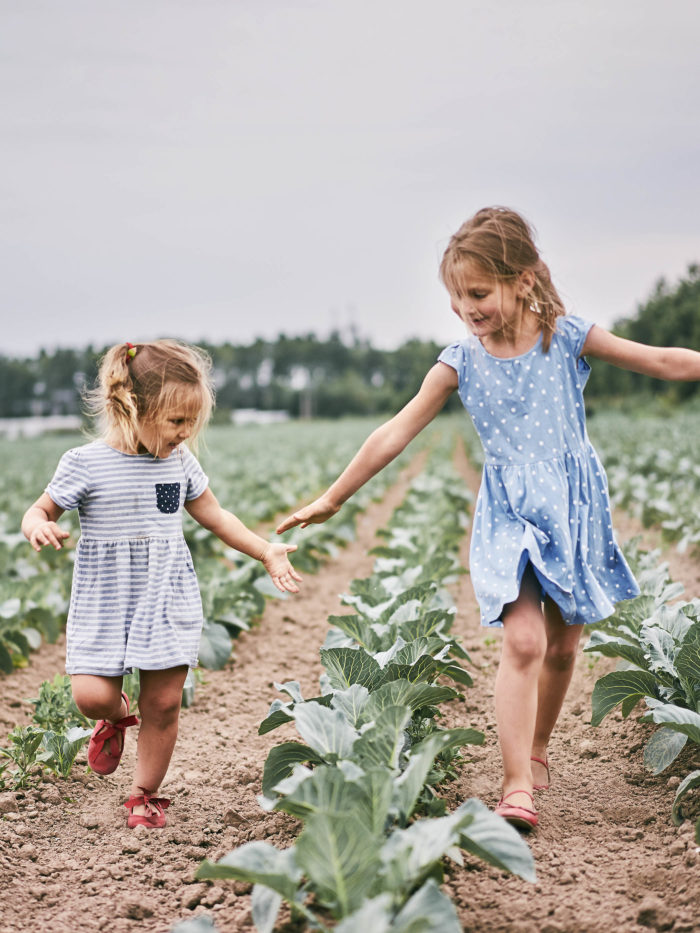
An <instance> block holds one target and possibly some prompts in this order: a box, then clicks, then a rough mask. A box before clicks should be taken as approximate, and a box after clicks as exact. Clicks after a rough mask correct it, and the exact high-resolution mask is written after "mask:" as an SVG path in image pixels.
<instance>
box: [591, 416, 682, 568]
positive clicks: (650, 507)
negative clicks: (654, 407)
mask: <svg viewBox="0 0 700 933" xmlns="http://www.w3.org/2000/svg"><path fill="white" fill-rule="evenodd" d="M698 422H699V417H698V415H697V414H693V413H692V412H679V413H675V414H674V415H673V416H672V417H665V418H662V417H658V416H657V417H652V416H648V415H634V416H632V417H629V416H627V415H624V414H622V413H620V412H606V413H601V414H596V415H595V416H594V417H593V418H591V420H590V423H589V429H590V434H591V437H592V439H593V441H594V443H595V446H596V449H597V450H598V452H599V453H600V455H601V459H602V461H603V463H604V464H605V469H606V472H607V474H608V481H609V484H610V498H611V501H612V504H613V505H614V506H619V507H622V508H624V509H626V510H627V511H629V512H631V513H632V514H633V515H635V517H637V518H638V519H639V520H640V521H641V522H642V523H643V524H644V526H645V527H649V526H650V525H659V526H660V527H661V528H662V530H663V532H664V535H665V537H666V538H667V539H668V540H671V541H676V542H677V546H678V549H679V550H680V551H683V550H685V549H687V548H690V549H693V548H695V547H697V545H698V544H699V543H700V513H699V512H698V509H697V508H696V507H695V506H696V503H697V502H698V501H699V500H700V432H698Z"/></svg>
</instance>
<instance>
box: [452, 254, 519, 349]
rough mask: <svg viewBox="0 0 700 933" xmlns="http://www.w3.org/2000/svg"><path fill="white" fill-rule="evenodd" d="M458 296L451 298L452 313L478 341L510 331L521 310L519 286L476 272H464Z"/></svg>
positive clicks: (467, 270)
mask: <svg viewBox="0 0 700 933" xmlns="http://www.w3.org/2000/svg"><path fill="white" fill-rule="evenodd" d="M461 286H462V287H461V288H460V294H459V296H457V295H452V296H451V298H452V310H453V311H454V313H455V314H456V315H457V317H459V318H460V320H462V321H464V323H465V324H466V325H467V327H468V328H469V329H470V330H471V332H472V333H473V334H474V335H475V336H476V337H479V338H483V337H498V336H499V335H502V334H504V333H505V332H508V331H511V330H512V327H513V325H514V324H515V323H516V320H517V317H518V315H519V314H520V311H521V309H522V299H521V298H520V296H519V294H518V286H517V285H516V284H513V283H511V282H502V281H499V280H498V279H495V278H493V277H492V276H490V275H488V274H487V273H485V272H482V271H480V270H479V269H465V271H464V274H463V275H462V278H461Z"/></svg>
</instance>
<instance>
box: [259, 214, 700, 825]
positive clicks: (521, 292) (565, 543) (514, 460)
mask: <svg viewBox="0 0 700 933" xmlns="http://www.w3.org/2000/svg"><path fill="white" fill-rule="evenodd" d="M440 273H441V278H442V281H443V283H444V284H445V286H446V288H447V291H448V293H449V295H450V299H451V302H452V310H453V311H454V313H455V314H456V315H457V317H459V318H460V320H462V321H463V322H464V323H465V324H466V326H467V329H468V331H469V333H468V335H467V337H466V338H465V339H464V340H461V341H459V342H457V343H454V344H452V345H451V346H449V347H447V349H445V350H444V351H443V352H442V353H441V354H440V356H439V362H438V363H437V364H436V365H435V366H434V367H433V368H432V369H431V370H430V371H429V373H428V374H427V376H426V378H425V381H424V382H423V385H422V386H421V388H420V391H419V392H418V394H417V395H416V396H415V398H414V399H413V400H412V401H410V402H409V403H408V405H406V407H405V408H403V409H402V410H401V411H400V412H399V413H398V414H397V415H396V416H395V417H394V418H392V419H391V420H390V421H388V422H387V423H386V424H384V425H382V426H381V427H379V428H378V429H377V430H376V431H374V432H373V433H372V434H371V435H370V437H369V438H368V439H367V441H365V443H364V445H363V446H362V447H361V449H360V450H359V451H358V453H357V455H356V456H355V458H354V459H353V460H352V462H351V463H350V465H349V466H348V467H347V468H346V470H345V471H344V472H343V473H342V475H341V476H340V477H339V478H338V479H337V480H336V481H335V483H333V485H332V486H331V487H330V488H329V489H328V490H327V491H326V492H325V493H324V495H322V496H321V497H320V498H319V499H317V500H316V501H315V502H313V503H312V504H311V505H309V506H307V507H305V508H303V509H300V510H299V511H298V512H295V513H294V515H292V516H290V518H288V519H286V520H285V521H284V522H282V523H281V525H280V526H279V527H278V529H277V530H278V532H283V531H286V530H287V529H288V528H291V527H292V526H294V525H297V524H301V526H302V527H304V526H306V525H308V524H309V523H311V522H322V521H325V520H326V519H327V518H328V517H330V516H331V515H333V514H334V513H335V512H337V511H338V510H339V508H340V507H341V505H342V503H343V502H345V500H346V499H348V497H349V496H351V495H352V494H353V493H354V492H355V491H356V490H357V489H358V488H359V487H360V486H361V485H362V484H363V483H365V482H366V481H367V480H368V479H369V478H370V477H371V476H373V475H374V474H375V473H377V472H378V471H379V470H381V469H382V467H383V466H385V465H386V464H387V463H388V462H389V461H391V460H392V459H393V458H394V457H395V456H396V455H397V454H398V453H399V452H400V451H402V450H403V449H404V447H405V446H406V445H407V444H408V443H409V441H410V440H411V439H412V438H413V437H415V435H416V434H417V433H418V432H419V431H420V430H421V429H422V428H424V427H425V426H426V425H427V424H428V423H429V422H430V421H431V420H432V418H434V417H435V415H436V414H437V413H438V412H439V411H440V409H441V408H442V407H443V405H444V404H445V401H446V400H447V398H448V396H449V395H451V393H452V392H454V391H455V390H456V391H457V392H458V393H459V396H460V399H461V401H462V403H463V405H464V407H465V408H466V409H467V411H468V412H469V414H470V415H471V418H472V420H473V422H474V425H475V427H476V429H477V431H478V433H479V436H480V439H481V442H482V444H483V447H484V454H485V458H484V470H483V476H482V482H481V488H480V490H479V496H478V499H477V504H476V507H475V512H474V524H473V532H472V543H471V552H470V573H471V578H472V581H473V584H474V590H475V592H476V596H477V599H478V601H479V606H480V610H481V622H482V625H485V626H499V627H500V626H502V627H503V629H504V632H503V643H502V652H501V660H500V664H499V668H498V674H497V677H496V687H495V707H496V721H497V726H498V736H499V742H500V746H501V753H502V756H503V770H504V777H503V786H502V794H501V800H500V802H499V804H498V806H497V807H496V812H497V813H499V814H500V815H501V816H503V817H505V818H506V819H507V820H509V821H510V822H512V823H514V824H515V825H517V826H520V827H522V828H525V829H529V828H532V827H534V826H536V825H537V819H538V817H537V812H536V810H535V806H534V800H533V790H543V789H546V788H547V787H548V786H549V765H548V760H547V744H548V742H549V738H550V735H551V733H552V731H553V729H554V726H555V723H556V720H557V717H558V715H559V712H560V710H561V706H562V703H563V700H564V696H565V694H566V690H567V688H568V685H569V682H570V680H571V675H572V673H573V667H574V661H575V657H576V649H577V645H578V641H579V637H580V634H581V627H582V625H583V624H584V623H593V622H599V621H600V620H601V619H604V618H606V617H607V616H609V615H611V614H612V612H613V610H614V606H615V603H616V602H618V601H620V600H624V599H630V598H632V597H634V596H636V595H638V593H639V588H638V586H637V583H636V581H635V580H634V577H633V576H632V573H631V572H630V569H629V567H628V566H627V563H626V562H625V559H624V557H623V555H622V553H621V552H620V550H619V548H618V546H617V544H616V543H615V538H614V535H613V528H612V522H611V515H610V502H609V499H608V491H607V481H606V477H605V472H604V470H603V467H602V466H601V464H600V461H599V460H598V457H597V455H596V453H595V451H594V449H593V447H592V446H591V444H590V441H589V439H588V435H587V433H586V423H585V413H584V404H583V388H584V386H585V384H586V380H587V378H588V374H589V365H588V363H587V361H586V357H596V358H597V359H601V360H605V361H606V362H608V363H613V364H614V365H616V366H621V367H623V368H625V369H631V370H634V371H635V372H639V373H646V374H647V375H651V376H654V377H656V378H660V379H688V380H691V379H692V380H696V379H700V354H699V353H695V352H694V351H692V350H686V349H681V348H670V349H662V348H656V347H648V346H644V345H642V344H638V343H633V342H632V341H629V340H623V339H622V338H620V337H616V336H614V335H613V334H611V333H609V332H608V331H606V330H604V329H603V328H602V327H599V326H598V325H593V324H591V323H590V322H587V321H584V320H582V319H581V318H579V317H574V316H572V315H567V314H566V313H565V310H564V307H563V305H562V302H561V299H560V298H559V295H558V294H557V291H556V289H555V288H554V285H553V284H552V281H551V278H550V275H549V270H548V269H547V266H546V265H545V264H544V263H543V262H542V260H541V259H540V256H539V254H538V251H537V248H536V246H535V243H534V237H533V231H532V230H531V228H530V227H529V225H528V224H527V222H526V221H525V220H524V219H523V218H522V217H521V216H520V215H519V214H517V213H515V212H514V211H511V210H507V209H505V208H485V209H484V210H481V211H479V212H478V213H477V214H476V215H475V216H474V217H472V218H471V219H470V220H468V221H467V222H466V223H465V224H463V226H462V227H461V228H460V229H459V230H458V231H457V233H456V234H455V235H454V236H453V237H452V238H451V240H450V242H449V244H448V247H447V249H446V251H445V254H444V256H443V259H442V263H441V267H440Z"/></svg>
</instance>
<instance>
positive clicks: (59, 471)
mask: <svg viewBox="0 0 700 933" xmlns="http://www.w3.org/2000/svg"><path fill="white" fill-rule="evenodd" d="M89 490H90V472H89V470H88V468H87V465H86V464H85V463H84V461H83V458H82V457H81V454H80V448H79V447H74V448H73V449H72V450H67V451H66V452H65V453H64V455H63V456H62V457H61V459H60V460H59V462H58V466H57V467H56V472H55V473H54V475H53V479H52V480H51V482H50V483H49V485H48V486H47V487H46V493H47V494H48V495H49V496H50V497H51V498H52V499H53V501H54V502H55V503H56V505H57V506H58V507H59V508H61V509H64V510H65V511H68V510H69V509H77V508H78V506H79V505H80V503H81V502H83V500H84V499H85V497H86V496H87V494H88V492H89Z"/></svg>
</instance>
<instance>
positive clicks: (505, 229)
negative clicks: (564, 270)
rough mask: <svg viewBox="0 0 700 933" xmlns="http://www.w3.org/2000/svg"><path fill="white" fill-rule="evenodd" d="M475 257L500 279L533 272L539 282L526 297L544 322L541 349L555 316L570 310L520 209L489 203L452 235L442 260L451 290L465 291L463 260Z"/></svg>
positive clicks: (546, 344)
mask: <svg viewBox="0 0 700 933" xmlns="http://www.w3.org/2000/svg"><path fill="white" fill-rule="evenodd" d="M468 262H473V263H476V264H477V265H478V266H480V267H481V269H482V270H483V271H484V272H485V273H486V274H487V275H490V276H492V277H493V278H494V279H496V280H497V281H499V282H508V283H511V284H514V282H515V280H516V279H517V278H518V277H519V276H520V275H521V274H522V273H523V272H528V271H529V272H532V273H533V275H534V277H535V284H534V286H533V288H532V290H531V291H530V292H529V293H528V295H527V297H526V298H525V301H526V303H527V304H529V305H530V308H531V310H533V311H534V312H535V313H536V314H537V316H538V319H539V321H540V326H541V328H542V349H543V350H544V351H545V352H546V351H547V350H548V349H549V344H550V342H551V339H552V336H553V335H554V332H555V331H556V328H557V318H558V317H560V316H561V315H562V314H566V309H565V308H564V303H563V302H562V300H561V298H560V297H559V293H558V292H557V290H556V288H555V287H554V284H553V283H552V279H551V276H550V274H549V269H548V268H547V266H546V265H545V263H544V262H543V261H542V260H541V259H540V254H539V252H538V250H537V247H536V246H535V232H534V230H533V228H532V227H531V226H530V224H529V223H528V222H527V221H526V220H525V218H524V217H522V216H521V215H520V214H518V213H517V212H516V211H513V210H510V209H509V208H507V207H485V208H483V209H482V210H480V211H477V212H476V214H474V216H473V217H472V218H470V220H467V221H466V222H465V223H463V224H462V226H461V227H460V228H459V230H458V231H457V232H456V233H455V234H454V236H452V237H451V238H450V242H449V243H448V245H447V249H446V250H445V252H444V254H443V257H442V262H441V263H440V278H441V280H442V282H443V284H444V286H445V288H446V289H447V291H448V292H449V293H450V294H451V295H454V296H455V297H457V298H461V297H464V294H463V293H464V286H463V284H462V282H463V277H464V272H465V265H466V264H467V263H468Z"/></svg>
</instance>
